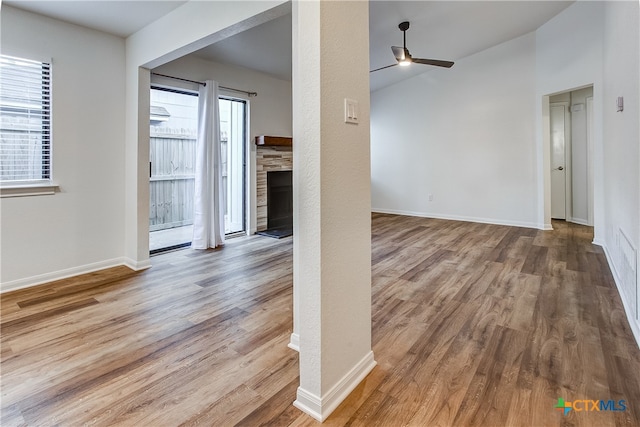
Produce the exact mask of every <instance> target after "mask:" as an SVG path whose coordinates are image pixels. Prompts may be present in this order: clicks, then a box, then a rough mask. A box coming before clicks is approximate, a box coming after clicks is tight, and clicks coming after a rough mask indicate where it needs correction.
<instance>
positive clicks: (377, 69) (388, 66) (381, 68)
mask: <svg viewBox="0 0 640 427" xmlns="http://www.w3.org/2000/svg"><path fill="white" fill-rule="evenodd" d="M396 65H398V64H391V65H387V66H385V67H380V68H376V69H375V70H371V71H369V72H370V73H373V72H374V71H380V70H384V69H385V68H391V67H395V66H396Z"/></svg>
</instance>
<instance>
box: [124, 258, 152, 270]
mask: <svg viewBox="0 0 640 427" xmlns="http://www.w3.org/2000/svg"><path fill="white" fill-rule="evenodd" d="M122 264H123V265H125V266H127V267H129V268H130V269H132V270H133V271H140V270H146V269H147V268H151V259H145V260H143V261H136V260H133V259H131V258H128V257H123V258H122Z"/></svg>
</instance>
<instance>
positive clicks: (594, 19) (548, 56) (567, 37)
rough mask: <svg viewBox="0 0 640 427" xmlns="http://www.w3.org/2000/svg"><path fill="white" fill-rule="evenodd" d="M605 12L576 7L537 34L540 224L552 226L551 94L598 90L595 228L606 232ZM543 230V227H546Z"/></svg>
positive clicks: (589, 5)
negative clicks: (604, 179) (603, 85)
mask: <svg viewBox="0 0 640 427" xmlns="http://www.w3.org/2000/svg"><path fill="white" fill-rule="evenodd" d="M602 9H603V4H602V3H601V2H576V3H574V4H573V5H571V6H570V7H568V8H567V9H565V10H564V11H562V12H561V13H559V14H558V15H557V16H555V17H554V18H552V19H551V20H549V21H548V22H547V23H546V24H544V25H543V26H541V27H540V28H539V29H538V30H537V31H536V110H535V111H536V126H535V128H536V144H537V147H536V153H537V156H538V159H537V167H536V171H537V182H538V203H537V204H538V215H539V218H538V221H539V223H540V224H541V225H542V226H543V227H544V228H550V224H551V191H550V186H549V185H550V184H549V176H550V172H549V155H550V153H549V131H548V129H547V128H546V124H548V121H549V117H548V95H553V94H556V93H559V92H567V91H570V90H573V89H577V88H583V87H586V86H591V85H593V99H594V101H593V103H594V123H593V131H594V132H593V133H594V135H593V146H594V147H593V148H594V150H593V157H594V168H593V177H594V189H593V198H594V227H595V240H599V239H600V233H601V232H602V230H603V220H604V212H603V193H602V192H603V188H602V150H603V147H602V102H603V101H602ZM541 228H542V227H541Z"/></svg>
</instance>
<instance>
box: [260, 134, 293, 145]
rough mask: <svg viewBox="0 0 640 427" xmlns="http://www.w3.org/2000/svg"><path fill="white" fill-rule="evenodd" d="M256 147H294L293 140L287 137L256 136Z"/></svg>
mask: <svg viewBox="0 0 640 427" xmlns="http://www.w3.org/2000/svg"><path fill="white" fill-rule="evenodd" d="M256 145H258V146H266V147H291V146H292V145H293V138H289V137H287V136H267V135H258V136H256Z"/></svg>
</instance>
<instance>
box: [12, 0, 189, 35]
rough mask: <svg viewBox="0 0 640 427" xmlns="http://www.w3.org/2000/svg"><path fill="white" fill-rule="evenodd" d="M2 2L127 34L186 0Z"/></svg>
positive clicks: (68, 20) (15, 0) (104, 29)
mask: <svg viewBox="0 0 640 427" xmlns="http://www.w3.org/2000/svg"><path fill="white" fill-rule="evenodd" d="M2 3H3V4H7V5H9V6H13V7H17V8H20V9H24V10H28V11H30V12H35V13H39V14H40V15H45V16H50V17H52V18H56V19H59V20H61V21H65V22H70V23H72V24H76V25H81V26H83V27H88V28H94V29H96V30H100V31H103V32H105V33H109V34H114V35H116V36H120V37H127V36H130V35H131V34H133V33H135V32H136V31H138V30H140V29H142V28H144V27H145V26H147V25H149V24H150V23H152V22H153V21H155V20H157V19H158V18H161V17H162V16H164V15H166V14H167V13H169V12H171V11H172V10H173V9H175V8H177V7H178V6H181V5H182V4H184V3H186V0H182V1H169V0H135V1H119V0H116V1H114V0H110V1H107V0H75V1H58V0H44V1H42V0H2Z"/></svg>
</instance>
